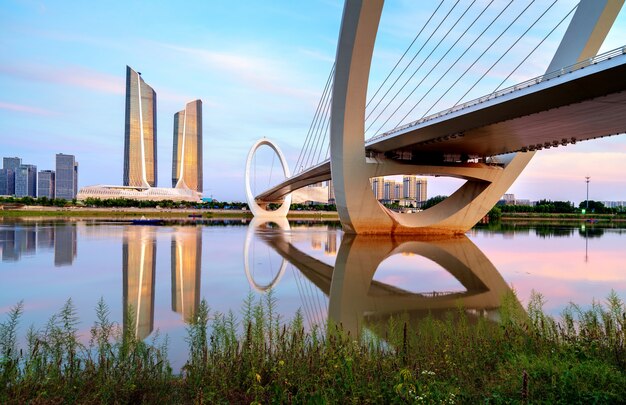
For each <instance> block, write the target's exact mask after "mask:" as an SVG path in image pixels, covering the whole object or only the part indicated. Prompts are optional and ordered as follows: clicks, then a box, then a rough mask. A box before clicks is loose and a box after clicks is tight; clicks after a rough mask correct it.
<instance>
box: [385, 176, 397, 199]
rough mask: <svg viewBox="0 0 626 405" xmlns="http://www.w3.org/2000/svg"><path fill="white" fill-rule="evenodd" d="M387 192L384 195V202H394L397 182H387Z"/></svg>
mask: <svg viewBox="0 0 626 405" xmlns="http://www.w3.org/2000/svg"><path fill="white" fill-rule="evenodd" d="M384 184H385V190H384V194H383V200H385V201H388V202H390V201H393V200H394V197H395V192H396V182H395V181H393V180H385V183H384Z"/></svg>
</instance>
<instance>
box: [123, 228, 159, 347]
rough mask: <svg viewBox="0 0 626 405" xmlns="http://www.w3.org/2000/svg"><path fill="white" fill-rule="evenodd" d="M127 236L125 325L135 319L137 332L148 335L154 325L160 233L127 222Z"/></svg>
mask: <svg viewBox="0 0 626 405" xmlns="http://www.w3.org/2000/svg"><path fill="white" fill-rule="evenodd" d="M123 240H124V242H123V246H122V257H123V259H122V263H123V265H122V271H123V275H124V318H123V319H124V328H125V329H126V328H127V327H128V326H129V321H130V322H132V323H131V325H133V327H134V329H135V336H137V337H138V338H139V339H144V338H146V337H147V336H148V335H149V334H150V333H151V332H152V329H153V328H154V278H155V270H156V233H155V230H154V228H152V227H149V226H127V227H126V228H125V229H124V239H123ZM129 316H132V317H133V319H132V320H131V319H128V317H129Z"/></svg>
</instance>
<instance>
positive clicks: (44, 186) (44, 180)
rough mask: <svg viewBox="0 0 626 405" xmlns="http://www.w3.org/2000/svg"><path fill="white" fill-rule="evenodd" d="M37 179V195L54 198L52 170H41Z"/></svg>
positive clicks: (53, 174)
mask: <svg viewBox="0 0 626 405" xmlns="http://www.w3.org/2000/svg"><path fill="white" fill-rule="evenodd" d="M38 177H39V178H38V179H37V197H48V198H54V183H55V181H54V178H55V173H54V170H41V171H40V172H39V176H38Z"/></svg>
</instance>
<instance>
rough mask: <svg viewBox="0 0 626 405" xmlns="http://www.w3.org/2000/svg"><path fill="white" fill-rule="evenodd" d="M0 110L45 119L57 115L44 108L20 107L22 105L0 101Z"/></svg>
mask: <svg viewBox="0 0 626 405" xmlns="http://www.w3.org/2000/svg"><path fill="white" fill-rule="evenodd" d="M0 110H8V111H12V112H20V113H25V114H34V115H41V116H46V117H49V116H52V115H57V114H58V113H56V112H54V111H51V110H46V109H44V108H38V107H31V106H28V105H22V104H14V103H7V102H4V101H0Z"/></svg>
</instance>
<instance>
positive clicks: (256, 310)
mask: <svg viewBox="0 0 626 405" xmlns="http://www.w3.org/2000/svg"><path fill="white" fill-rule="evenodd" d="M542 304H543V299H542V297H541V296H540V295H537V294H536V295H534V296H533V297H532V298H531V300H530V302H529V305H528V308H527V310H526V311H524V310H522V309H521V307H519V305H518V304H517V299H516V298H515V297H514V296H512V295H511V296H508V297H504V302H503V305H502V307H501V308H500V310H499V320H498V322H494V321H492V320H489V319H488V318H487V317H484V316H476V314H472V313H470V312H466V311H464V310H463V308H458V309H457V310H453V311H450V312H448V313H447V314H445V315H443V316H442V317H437V316H432V315H426V316H425V318H423V319H421V321H420V322H419V323H418V324H417V325H414V326H412V325H411V324H409V323H408V322H407V321H408V319H409V317H408V315H407V316H405V317H402V316H400V317H396V318H392V319H390V320H389V322H388V323H387V324H385V325H380V326H378V327H377V326H376V325H368V326H367V328H366V329H363V332H362V334H361V337H360V338H356V337H354V336H350V335H349V334H345V333H342V331H341V327H340V326H333V325H329V326H327V327H326V328H318V329H315V328H314V329H312V330H311V331H308V332H305V330H304V327H303V319H302V317H301V316H300V315H296V317H295V319H293V320H292V321H291V322H288V323H284V322H283V321H282V320H280V318H279V317H278V316H277V314H276V305H277V303H276V300H275V298H274V297H273V296H272V294H268V295H265V296H264V297H262V298H259V300H258V301H257V302H255V300H254V299H253V297H252V295H250V296H249V297H248V299H247V300H246V302H245V303H244V305H243V308H242V311H241V314H242V319H241V320H238V319H237V317H236V316H235V315H234V314H233V313H231V314H229V315H225V314H219V313H214V312H211V311H210V310H209V308H208V306H207V304H206V302H205V301H202V302H201V303H200V305H199V308H198V311H197V313H196V315H195V316H194V321H193V323H192V324H190V325H189V326H188V328H187V342H188V344H189V353H188V356H189V357H188V360H187V362H186V364H185V366H184V367H183V369H182V370H181V372H180V374H178V373H177V372H173V370H172V369H171V367H170V365H169V362H168V359H167V339H165V340H163V339H158V338H157V339H156V340H155V339H152V340H151V343H147V342H144V341H141V340H139V339H137V338H135V335H134V331H135V327H134V325H133V324H132V322H128V323H125V324H124V325H123V326H122V327H120V326H118V325H117V324H116V323H114V322H112V321H111V320H110V319H109V309H108V307H107V306H106V304H105V303H104V302H103V301H102V300H101V301H100V303H99V304H98V306H97V308H96V313H97V321H96V323H95V324H94V325H93V327H92V328H91V329H90V333H91V339H90V343H89V344H87V345H84V344H82V343H81V339H80V335H79V330H80V329H79V320H78V318H77V315H76V308H75V307H74V306H73V304H72V301H71V300H68V301H67V303H66V304H65V305H64V306H63V308H61V310H60V311H59V312H58V313H57V314H55V315H54V317H53V318H51V319H50V321H49V322H48V324H47V326H46V328H45V329H41V330H36V329H33V328H31V329H30V330H29V331H28V336H27V339H26V340H27V347H19V345H18V344H17V331H18V327H19V324H20V318H21V315H22V312H23V310H24V305H23V304H21V303H20V304H18V305H16V306H15V307H13V308H12V309H11V310H10V311H9V313H8V314H6V315H5V316H3V318H5V319H3V322H2V323H1V324H0V402H2V403H7V404H18V403H28V402H33V403H39V404H48V403H50V404H52V403H102V402H104V403H153V402H159V403H316V404H317V403H342V402H345V401H346V400H349V401H350V402H353V403H446V404H455V403H535V402H541V403H597V404H610V403H623V402H624V401H625V400H626V371H625V370H626V352H625V347H624V344H625V341H626V339H625V337H626V335H625V334H626V329H625V324H624V318H623V313H624V312H625V311H626V307H625V306H624V303H623V302H621V301H620V300H619V299H618V298H617V296H616V295H615V294H614V293H612V294H611V295H609V297H608V298H607V300H606V302H605V304H604V306H603V305H601V304H599V303H596V304H594V306H593V307H592V308H591V309H589V310H586V311H583V310H581V309H580V307H577V306H574V305H573V304H572V306H570V307H569V308H568V309H567V310H566V311H565V312H564V315H563V319H561V320H560V321H558V322H557V321H555V320H554V319H552V318H550V317H549V316H547V315H545V313H544V312H543V311H542ZM128 319H134V318H133V316H130V314H129V316H128ZM82 330H84V329H82Z"/></svg>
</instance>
